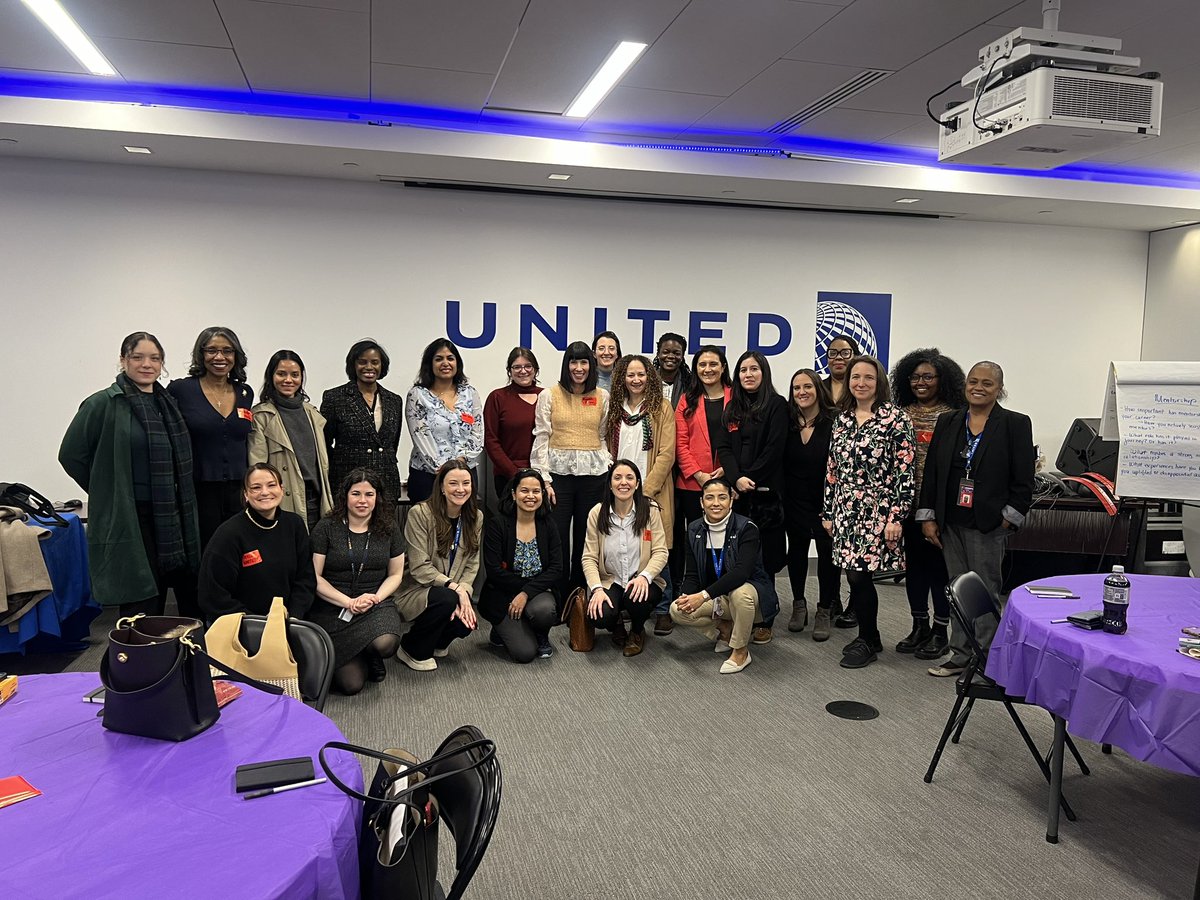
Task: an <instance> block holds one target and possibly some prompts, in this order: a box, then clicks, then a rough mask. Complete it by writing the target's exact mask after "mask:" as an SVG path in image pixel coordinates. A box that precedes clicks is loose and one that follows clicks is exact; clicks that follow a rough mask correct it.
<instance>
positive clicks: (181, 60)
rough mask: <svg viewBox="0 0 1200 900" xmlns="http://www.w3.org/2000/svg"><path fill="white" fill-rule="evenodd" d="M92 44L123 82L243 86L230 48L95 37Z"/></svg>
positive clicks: (221, 86) (235, 88)
mask: <svg viewBox="0 0 1200 900" xmlns="http://www.w3.org/2000/svg"><path fill="white" fill-rule="evenodd" d="M96 45H97V46H98V47H99V48H100V51H101V52H102V53H103V54H104V55H105V56H106V57H108V60H109V62H111V63H112V64H113V65H114V66H116V68H117V71H119V72H120V73H121V75H122V76H124V78H125V79H126V80H127V81H134V82H141V83H143V84H156V85H165V86H168V87H206V88H226V89H230V90H241V91H244V90H246V89H247V87H248V86H247V84H246V78H245V76H244V75H242V68H241V66H239V65H238V61H237V57H236V56H234V54H233V51H232V50H229V49H226V48H222V47H196V46H192V45H190V44H162V43H158V42H157V41H127V40H122V39H120V38H97V40H96Z"/></svg>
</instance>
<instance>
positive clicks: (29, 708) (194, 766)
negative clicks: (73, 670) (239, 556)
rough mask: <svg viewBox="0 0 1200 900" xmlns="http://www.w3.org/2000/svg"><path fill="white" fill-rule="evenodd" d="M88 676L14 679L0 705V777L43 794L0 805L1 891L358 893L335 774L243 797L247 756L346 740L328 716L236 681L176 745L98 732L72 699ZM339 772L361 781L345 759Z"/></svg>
mask: <svg viewBox="0 0 1200 900" xmlns="http://www.w3.org/2000/svg"><path fill="white" fill-rule="evenodd" d="M99 684H100V682H99V676H98V675H96V674H95V673H83V674H65V675H31V676H24V675H22V676H21V681H20V687H19V690H18V692H17V696H16V697H14V698H13V699H12V700H10V701H9V702H8V703H6V704H5V705H4V706H0V777H5V776H9V775H21V776H23V777H24V778H25V779H26V780H27V781H29V783H30V784H32V785H33V786H34V787H35V788H37V789H38V790H40V791H42V796H40V797H35V798H33V799H32V800H25V801H23V802H21V803H17V804H15V805H14V806H10V807H7V808H5V809H0V834H2V835H3V841H4V855H3V862H2V863H0V897H3V898H5V900H26V898H35V897H36V898H53V900H63V898H70V897H87V898H100V897H121V898H132V897H139V898H140V897H213V898H217V900H233V898H241V897H253V898H255V900H259V898H268V897H280V898H288V900H292V898H303V897H319V898H321V900H326V898H342V897H348V898H354V897H357V896H358V855H357V854H358V850H357V845H358V818H359V810H360V807H359V803H358V801H357V800H352V799H351V798H349V797H347V796H346V795H345V794H343V793H341V792H340V791H339V790H338V789H337V788H335V787H334V786H333V785H332V784H329V783H326V784H320V785H316V786H314V787H308V788H301V789H300V790H296V791H289V792H286V793H282V794H278V795H275V796H271V797H263V798H261V799H257V800H243V799H242V798H241V796H239V795H238V794H237V793H236V792H235V791H234V787H233V772H234V768H235V767H236V766H238V765H240V764H242V763H250V762H261V761H263V760H270V759H282V758H287V757H293V756H312V757H313V765H314V767H315V768H316V771H317V774H318V775H320V774H321V771H320V765H319V763H318V762H317V760H316V755H317V750H318V749H319V748H320V746H321V744H323V743H324V742H325V741H329V740H343V737H342V734H341V732H340V731H339V730H338V728H337V726H336V725H334V724H333V722H331V721H330V720H329V719H327V718H326V717H325V716H323V715H321V714H320V713H319V712H317V711H316V710H314V709H311V708H309V707H307V706H305V705H303V704H302V703H299V702H297V701H295V700H291V699H289V698H287V697H277V696H272V695H270V694H264V693H262V692H261V691H256V690H254V689H253V688H249V687H243V691H244V693H243V695H242V696H241V697H239V698H238V699H236V700H234V701H233V702H232V703H230V704H229V705H228V706H226V707H225V708H224V709H222V710H221V718H220V719H219V720H218V721H217V723H216V724H215V725H213V726H212V727H211V728H209V729H208V731H206V732H204V733H203V734H200V735H198V736H196V737H194V738H192V739H191V740H189V741H184V742H183V743H180V744H175V743H169V742H164V741H153V740H148V739H146V738H139V737H133V736H130V735H124V734H116V733H114V732H111V731H107V730H105V729H104V727H103V726H102V725H101V723H100V719H98V718H96V712H97V710H99V709H100V707H99V706H96V705H94V704H91V703H83V702H82V700H81V698H82V697H83V695H84V694H85V693H87V692H88V691H90V690H92V689H93V688H96V687H99ZM333 759H334V760H335V766H336V771H337V773H338V775H339V776H340V777H341V778H342V779H343V780H344V781H346V783H347V784H350V785H351V786H353V787H357V788H361V787H362V772H361V770H360V769H359V767H358V763H357V761H356V760H355V758H354V757H352V756H349V755H348V754H337V755H336V756H335V757H333Z"/></svg>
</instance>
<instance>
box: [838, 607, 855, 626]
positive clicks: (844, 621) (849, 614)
mask: <svg viewBox="0 0 1200 900" xmlns="http://www.w3.org/2000/svg"><path fill="white" fill-rule="evenodd" d="M833 627H834V628H857V627H858V616H856V615H855V614H854V611H853V610H847V611H846V612H844V613H842V614H841V615H840V616H838V617H837V618H836V619H834V620H833Z"/></svg>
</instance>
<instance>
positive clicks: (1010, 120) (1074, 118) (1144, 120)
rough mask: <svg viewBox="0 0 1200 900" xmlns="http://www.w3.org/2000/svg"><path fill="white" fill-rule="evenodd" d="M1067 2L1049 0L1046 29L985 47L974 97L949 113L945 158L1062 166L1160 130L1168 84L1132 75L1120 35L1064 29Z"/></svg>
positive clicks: (968, 83) (941, 146) (967, 82)
mask: <svg viewBox="0 0 1200 900" xmlns="http://www.w3.org/2000/svg"><path fill="white" fill-rule="evenodd" d="M1060 3H1061V0H1043V3H1042V9H1043V17H1044V21H1043V27H1042V28H1017V29H1016V30H1014V31H1012V32H1010V33H1008V34H1006V35H1004V37H1002V38H1000V39H999V40H997V41H994V42H992V43H990V44H988V45H987V46H986V47H982V48H981V49H980V51H979V65H977V66H976V67H975V68H973V69H971V71H969V72H968V73H967V74H966V75H964V76H963V77H962V82H961V84H962V86H963V87H965V88H972V89H973V90H974V96H973V97H972V98H971V99H970V100H968V101H966V102H965V103H960V104H958V105H957V106H954V107H952V108H951V109H948V110H947V111H946V112H944V113H943V114H942V115H941V116H940V117H939V121H940V123H941V128H940V129H939V130H938V131H939V134H938V161H939V162H953V163H960V164H963V165H973V166H1007V167H1011V168H1017V169H1053V168H1055V167H1057V166H1061V165H1063V164H1065V163H1069V162H1075V161H1077V160H1080V159H1086V158H1087V157H1089V156H1095V155H1096V154H1098V153H1103V152H1104V151H1107V150H1112V149H1114V148H1117V147H1121V146H1124V145H1126V144H1131V143H1135V142H1137V141H1145V140H1148V139H1150V138H1153V137H1157V136H1158V133H1159V130H1160V127H1161V125H1162V91H1163V86H1162V82H1160V81H1158V80H1156V79H1157V74H1156V73H1150V74H1149V75H1143V76H1137V75H1131V74H1128V73H1130V72H1132V71H1134V70H1135V69H1137V68H1138V67H1139V66H1140V65H1141V59H1139V58H1138V57H1136V56H1118V55H1117V51H1119V50H1120V49H1121V41H1120V40H1118V39H1116V38H1105V37H1098V36H1096V35H1089V34H1073V33H1070V32H1065V31H1059V29H1058V10H1059V5H1060Z"/></svg>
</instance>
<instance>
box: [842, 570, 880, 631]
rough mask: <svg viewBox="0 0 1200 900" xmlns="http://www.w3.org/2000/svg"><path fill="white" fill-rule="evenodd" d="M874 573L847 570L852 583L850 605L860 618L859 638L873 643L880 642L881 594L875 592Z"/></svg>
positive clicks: (847, 577)
mask: <svg viewBox="0 0 1200 900" xmlns="http://www.w3.org/2000/svg"><path fill="white" fill-rule="evenodd" d="M873 575H874V573H873V572H859V571H855V570H854V569H847V570H846V581H848V582H849V583H850V605H851V606H852V607H853V608H854V614H855V615H856V616H858V636H859V637H860V638H865V639H866V640H868V641H871V642H872V643H878V642H879V639H880V638H879V593H878V592H877V591H876V590H875V579H874V578H873V577H872V576H873Z"/></svg>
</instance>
